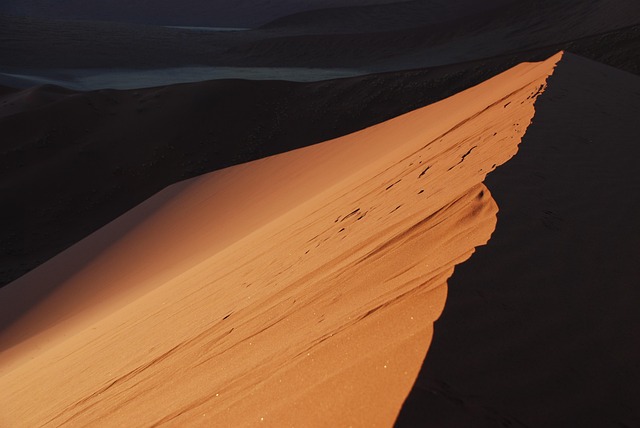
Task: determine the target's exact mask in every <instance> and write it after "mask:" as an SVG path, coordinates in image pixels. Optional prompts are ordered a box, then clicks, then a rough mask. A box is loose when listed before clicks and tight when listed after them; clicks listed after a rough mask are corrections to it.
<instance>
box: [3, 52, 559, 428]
mask: <svg viewBox="0 0 640 428" xmlns="http://www.w3.org/2000/svg"><path fill="white" fill-rule="evenodd" d="M559 59H560V54H558V55H556V56H554V57H552V58H550V59H549V60H547V61H545V62H543V63H535V64H522V65H519V66H517V67H515V68H513V69H511V70H509V71H507V72H505V73H503V74H501V75H499V76H497V77H495V78H493V79H491V80H489V81H487V82H485V83H483V84H481V85H479V86H477V87H474V88H471V89H469V90H467V91H465V92H463V93H460V94H458V95H456V96H454V97H451V98H449V99H446V100H444V101H442V102H439V103H437V104H433V105H431V106H428V107H425V108H423V109H420V110H416V111H414V112H411V113H408V114H406V115H403V116H400V117H398V118H396V119H393V120H390V121H388V122H384V123H382V124H380V125H377V126H374V127H371V128H368V129H365V130H363V131H360V132H358V133H355V134H351V135H348V136H346V137H342V138H339V139H336V140H332V141H328V142H326V143H322V144H319V145H315V146H311V147H307V148H304V149H300V150H296V151H293V152H288V153H285V154H282V155H277V156H274V157H270V158H265V159H262V160H259V161H255V162H252V163H248V164H243V165H240V166H236V167H232V168H228V169H225V170H221V171H218V172H215V173H212V174H208V175H204V176H202V177H200V178H197V179H193V180H189V181H185V182H182V183H179V184H176V185H174V186H171V187H169V188H168V189H166V190H164V191H163V192H160V193H159V194H157V195H156V196H155V197H153V198H151V199H150V200H148V201H147V202H145V203H144V204H142V205H140V206H138V207H137V208H135V209H133V210H132V211H130V212H129V213H127V214H126V215H124V216H122V217H121V218H119V219H118V220H116V221H114V222H112V223H111V224H109V225H108V226H106V227H105V228H103V229H101V230H100V231H98V232H96V233H94V234H93V235H91V236H89V237H88V238H86V239H85V240H83V241H81V242H80V243H78V244H77V245H75V246H74V247H72V248H70V249H69V250H67V251H66V252H64V253H62V254H61V255H59V256H58V257H56V258H54V259H52V260H51V261H50V262H48V263H46V264H44V265H43V266H41V267H39V268H38V269H36V270H34V271H32V272H31V273H30V274H28V275H26V276H25V277H23V278H21V279H20V280H18V281H15V282H14V283H12V284H10V285H9V286H7V287H5V288H4V289H2V290H0V301H1V302H2V310H3V311H11V308H13V307H19V305H18V304H14V302H17V301H18V300H19V299H20V298H21V296H22V295H25V294H26V293H31V294H35V295H39V294H41V293H40V291H41V289H42V288H43V284H45V283H46V282H47V281H51V280H52V278H54V280H55V281H57V282H58V285H57V287H56V288H55V291H54V292H52V293H50V294H48V295H47V294H44V293H42V295H41V296H39V297H40V303H39V304H38V305H36V306H34V307H33V308H31V310H30V311H28V312H27V313H25V314H22V316H20V315H21V314H17V313H15V314H13V315H14V316H15V317H16V321H15V322H14V323H13V324H11V325H10V326H8V327H7V328H5V329H4V330H3V331H2V334H1V336H0V339H1V343H2V354H1V356H0V362H1V364H2V365H1V366H0V370H1V372H0V376H1V377H0V383H2V386H3V387H2V388H1V389H0V405H1V406H2V408H3V409H4V412H3V414H2V416H1V417H2V418H4V420H0V423H1V424H9V425H10V426H25V427H30V426H59V425H64V424H69V425H79V426H82V425H91V426H96V425H104V426H118V425H126V426H139V425H162V424H168V425H174V426H197V425H202V426H211V425H215V426H242V425H252V424H257V423H260V422H261V423H264V424H265V425H271V426H293V425H295V426H299V425H304V426H318V425H327V424H331V421H332V420H333V421H335V422H338V421H339V422H340V424H341V425H347V426H348V425H349V424H353V425H358V426H388V425H391V424H392V423H393V421H394V419H395V417H396V415H397V413H398V411H399V410H400V406H401V404H402V402H403V400H404V398H405V397H406V395H407V393H408V391H409V389H410V388H411V386H412V384H413V382H414V380H415V377H416V375H417V372H418V370H419V368H420V365H421V363H422V361H423V359H424V357H425V353H426V351H427V349H426V348H427V346H428V343H429V341H430V338H431V333H432V323H433V321H434V320H435V319H436V318H437V317H438V316H439V314H440V312H441V310H442V308H443V305H444V302H445V298H446V294H447V289H446V281H447V279H448V278H449V276H450V275H451V274H452V273H453V270H454V267H455V265H456V264H458V263H461V262H463V261H464V260H466V259H467V258H468V257H470V256H471V254H472V253H473V251H474V248H475V247H476V246H478V245H482V244H484V243H486V242H487V240H488V239H489V238H490V236H491V233H492V232H493V230H494V228H495V224H496V212H497V210H498V207H497V206H496V204H495V202H494V201H493V199H492V198H491V196H490V192H489V190H488V189H487V188H486V187H485V186H484V185H483V184H482V181H483V180H484V178H485V176H486V174H488V173H489V172H491V171H492V170H493V169H495V168H496V167H497V166H498V165H501V164H502V163H504V162H506V161H507V160H508V159H509V158H510V157H512V156H513V155H514V154H515V153H516V151H517V145H518V143H519V141H520V139H521V137H522V135H523V134H524V132H525V131H526V129H527V126H528V125H529V123H530V121H531V119H532V117H533V115H534V102H535V99H536V97H537V96H538V95H539V94H540V93H541V92H542V91H543V89H544V87H545V82H546V79H547V77H548V76H549V75H550V74H551V73H552V70H553V68H554V66H555V64H556V62H557V61H558V60H559ZM52 392H54V393H52Z"/></svg>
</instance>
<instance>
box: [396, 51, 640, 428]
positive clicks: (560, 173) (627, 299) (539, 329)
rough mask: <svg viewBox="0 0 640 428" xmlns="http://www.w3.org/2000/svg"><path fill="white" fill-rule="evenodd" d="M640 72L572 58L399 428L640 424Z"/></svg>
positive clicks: (509, 176)
mask: <svg viewBox="0 0 640 428" xmlns="http://www.w3.org/2000/svg"><path fill="white" fill-rule="evenodd" d="M638 112H640V77H638V76H635V75H632V74H628V73H624V72H621V71H619V70H616V69H613V68H611V67H606V66H604V65H602V64H597V63H594V62H591V61H588V60H585V59H583V58H580V57H576V56H572V55H569V54H566V55H565V56H564V58H563V60H562V61H561V62H560V63H559V64H558V66H557V67H556V70H555V72H554V74H553V75H552V76H551V77H550V78H549V80H548V87H547V90H546V91H545V92H544V93H543V94H542V95H541V96H540V98H539V99H538V101H537V103H536V115H535V117H534V119H533V123H532V125H531V126H530V127H529V129H528V130H527V133H526V135H525V136H524V138H523V140H522V143H521V144H520V146H519V151H518V154H517V155H516V156H515V157H514V158H513V159H512V160H511V161H509V162H508V163H507V164H506V165H505V166H504V167H503V168H501V169H499V170H497V171H496V172H495V173H492V174H491V175H489V176H488V177H487V180H486V182H485V183H486V184H487V187H488V188H489V189H490V190H491V193H492V195H493V197H494V198H495V199H496V202H497V203H498V205H499V207H500V211H499V213H498V226H497V228H496V231H495V232H494V234H493V236H492V238H491V240H490V241H489V243H488V244H487V245H486V246H484V247H481V248H478V249H477V252H476V254H474V256H473V257H472V258H471V259H470V260H469V261H467V262H465V263H464V264H462V265H461V266H458V267H457V268H456V271H455V273H454V275H453V277H452V278H451V279H450V281H449V286H450V287H449V295H448V298H447V305H446V307H445V310H444V313H443V314H442V316H441V317H440V319H439V320H438V321H437V322H436V324H435V333H434V339H433V342H432V344H431V347H430V348H429V354H428V356H427V358H426V360H425V363H424V365H423V368H422V371H421V373H420V375H419V376H418V379H417V381H416V385H415V386H414V388H413V390H412V392H411V394H410V395H409V397H408V399H407V401H406V402H405V405H404V408H403V410H402V412H401V414H400V417H399V419H398V421H397V424H396V426H398V427H414V426H415V427H422V426H437V427H463V426H474V427H494V426H511V427H613V426H616V427H636V426H640V415H639V414H638V398H639V396H638V385H640V367H639V366H638V355H640V342H639V341H638V332H639V331H640V312H638V308H637V302H638V301H639V300H640V289H639V288H638V278H640V265H638V242H640V224H639V223H638V218H639V213H640V197H639V196H638V195H639V194H640V175H638V168H637V160H638V157H639V156H640V147H639V146H638V144H637V142H638V135H639V134H640V125H639V124H638V120H637V118H638Z"/></svg>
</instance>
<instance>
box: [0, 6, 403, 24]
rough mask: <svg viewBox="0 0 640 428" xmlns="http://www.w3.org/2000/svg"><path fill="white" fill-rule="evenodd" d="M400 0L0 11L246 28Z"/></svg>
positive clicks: (4, 8)
mask: <svg viewBox="0 0 640 428" xmlns="http://www.w3.org/2000/svg"><path fill="white" fill-rule="evenodd" d="M401 1H404V0H304V1H296V0H278V1H272V0H215V1H211V0H184V1H180V2H176V1H175V0H157V1H153V0H110V1H96V0H90V1H86V0H57V1H56V0H3V1H2V2H0V13H7V14H11V15H18V16H32V17H38V18H48V19H77V20H90V21H115V22H129V23H136V24H151V25H186V26H220V27H247V28H250V27H256V26H259V25H262V24H265V23H267V22H269V21H271V20H274V19H277V18H279V17H281V16H285V15H289V14H293V13H297V12H302V11H306V10H312V9H323V8H328V7H344V6H362V5H369V4H377V3H398V2H401Z"/></svg>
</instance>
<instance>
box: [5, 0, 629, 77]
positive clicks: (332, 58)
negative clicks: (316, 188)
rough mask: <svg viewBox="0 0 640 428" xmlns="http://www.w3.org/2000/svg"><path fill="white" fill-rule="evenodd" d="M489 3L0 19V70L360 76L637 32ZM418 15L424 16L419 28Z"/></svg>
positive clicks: (544, 4)
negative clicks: (261, 21) (209, 26)
mask: <svg viewBox="0 0 640 428" xmlns="http://www.w3.org/2000/svg"><path fill="white" fill-rule="evenodd" d="M464 4H466V3H464ZM493 4H494V3H493V2H491V3H488V4H485V3H483V5H484V6H482V7H479V6H474V7H473V9H469V10H467V11H465V12H464V13H461V14H460V15H459V16H458V14H457V12H456V10H455V9H443V11H441V12H440V14H438V15H435V16H432V13H431V11H432V9H433V7H432V6H431V4H430V3H429V2H417V1H416V2H409V3H402V4H398V5H391V6H389V5H387V6H384V7H383V6H369V7H362V8H347V9H344V8H343V9H331V10H320V11H315V12H309V13H307V14H302V15H295V16H291V17H288V18H283V19H281V20H279V21H276V22H274V23H272V24H270V25H267V26H265V27H263V28H262V29H256V30H251V31H234V32H195V31H189V30H181V29H172V28H162V27H155V26H148V25H147V26H140V25H129V24H123V23H106V22H102V23H91V22H70V21H55V20H44V19H36V18H16V17H11V16H8V15H4V16H0V24H1V25H0V42H1V45H0V46H2V48H1V51H0V55H1V56H2V58H3V61H2V68H3V70H0V72H3V71H4V72H7V70H10V71H13V72H17V73H19V72H20V70H21V69H30V70H33V69H35V70H37V69H41V70H47V69H51V68H54V69H74V68H134V69H135V68H147V69H154V68H163V67H180V66H194V65H203V66H243V67H305V68H308V67H319V68H323V67H331V68H350V69H354V70H356V71H358V72H360V73H363V74H367V73H370V72H374V71H375V72H381V71H398V70H406V69H415V68H422V67H433V66H436V65H446V64H453V63H460V62H465V61H471V60H478V59H482V58H487V57H493V56H499V55H504V54H507V53H517V52H521V51H523V50H533V49H540V48H554V49H555V50H558V49H562V48H563V46H562V45H563V44H567V43H570V42H572V41H574V40H578V39H583V38H588V37H593V36H595V35H601V34H606V33H611V32H614V31H620V30H622V29H626V30H625V31H636V30H635V27H634V26H637V25H640V3H638V2H637V1H635V0H602V1H597V2H596V1H591V2H581V1H568V2H561V3H560V2H555V1H551V0H544V1H540V2H520V1H517V2H515V1H512V2H509V4H507V5H506V6H503V7H501V8H498V9H493V8H491V7H489V6H490V5H493ZM380 10H383V11H384V13H382V12H380ZM454 12H456V13H454ZM421 16H427V17H430V16H432V17H431V18H430V19H425V20H424V22H423V23H422V24H420V22H421V21H422V20H421V19H419V18H420V17H421ZM416 17H418V18H416ZM418 24H420V25H419V26H416V25H418ZM345 32H348V33H352V34H344V33H345ZM634 34H635V43H636V46H637V31H636V32H635V33H634ZM42 40H48V43H46V44H43V43H42ZM594 59H597V58H594Z"/></svg>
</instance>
